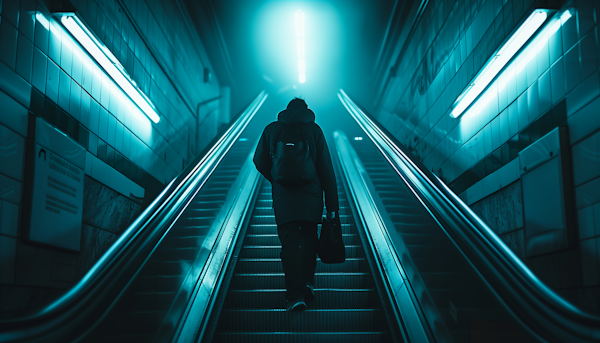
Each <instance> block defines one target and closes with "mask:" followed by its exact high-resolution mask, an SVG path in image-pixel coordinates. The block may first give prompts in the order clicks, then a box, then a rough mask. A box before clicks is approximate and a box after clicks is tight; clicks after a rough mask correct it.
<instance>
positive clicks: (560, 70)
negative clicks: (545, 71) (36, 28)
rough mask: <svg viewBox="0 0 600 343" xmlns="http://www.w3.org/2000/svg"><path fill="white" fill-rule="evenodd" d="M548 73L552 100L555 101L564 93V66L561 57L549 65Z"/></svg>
mask: <svg viewBox="0 0 600 343" xmlns="http://www.w3.org/2000/svg"><path fill="white" fill-rule="evenodd" d="M550 74H551V77H552V101H553V102H554V103H556V102H557V101H558V100H560V99H561V98H562V97H563V96H564V95H565V81H564V80H565V66H564V63H563V58H562V57H561V58H559V59H558V60H557V61H556V63H555V64H554V65H552V67H550Z"/></svg>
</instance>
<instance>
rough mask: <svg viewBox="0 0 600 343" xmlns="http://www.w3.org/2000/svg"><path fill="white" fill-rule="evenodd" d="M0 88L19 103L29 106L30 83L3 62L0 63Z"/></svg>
mask: <svg viewBox="0 0 600 343" xmlns="http://www.w3.org/2000/svg"><path fill="white" fill-rule="evenodd" d="M0 90H2V91H4V92H5V93H6V94H8V95H10V96H11V97H12V98H13V99H15V100H17V101H18V102H19V103H21V105H23V106H25V107H29V101H30V100H31V85H30V84H29V83H27V82H26V81H25V80H23V78H22V77H20V76H19V75H18V74H17V73H15V72H14V70H13V69H10V68H9V67H7V66H6V64H4V63H0Z"/></svg>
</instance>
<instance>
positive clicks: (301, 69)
mask: <svg viewBox="0 0 600 343" xmlns="http://www.w3.org/2000/svg"><path fill="white" fill-rule="evenodd" d="M304 40H305V37H304V12H302V11H301V10H298V11H296V51H297V53H298V82H300V83H305V82H306V42H305V41H304Z"/></svg>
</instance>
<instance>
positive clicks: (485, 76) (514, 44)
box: [450, 10, 568, 118]
mask: <svg viewBox="0 0 600 343" xmlns="http://www.w3.org/2000/svg"><path fill="white" fill-rule="evenodd" d="M567 12H568V11H567ZM567 12H565V13H567ZM563 16H564V14H563ZM547 17H548V12H547V11H546V10H535V11H533V13H531V15H530V16H529V18H527V20H525V22H524V23H523V25H521V27H520V28H519V29H518V30H517V32H515V33H514V34H513V35H512V37H510V39H509V40H508V41H507V42H506V43H505V44H504V45H503V46H502V48H500V50H498V52H497V53H496V54H495V55H493V56H492V58H491V59H490V60H489V61H488V63H487V64H486V65H485V67H484V68H483V70H482V71H481V72H480V73H479V75H477V77H475V79H473V81H472V82H471V84H469V86H468V87H467V89H465V90H464V91H463V92H462V94H461V95H460V96H459V97H458V98H457V100H456V101H455V102H454V106H453V109H452V112H450V115H451V116H452V117H454V118H458V117H459V116H460V115H461V114H462V113H463V112H464V111H465V110H466V109H467V108H468V107H469V106H470V105H471V103H473V101H475V99H477V97H478V96H479V95H480V94H481V92H483V91H484V90H485V89H486V88H487V86H488V85H489V84H490V82H492V80H494V78H495V77H496V75H498V73H499V72H500V71H501V70H502V69H503V68H504V66H505V65H506V64H507V63H508V62H509V61H510V60H511V59H512V58H513V56H515V54H516V53H517V52H519V50H521V48H522V47H523V45H524V44H525V43H527V41H528V40H529V38H531V37H532V36H533V34H534V33H536V32H537V30H538V29H539V28H540V27H541V26H542V24H543V23H544V22H545V21H546V18H547ZM566 18H567V19H568V17H566Z"/></svg>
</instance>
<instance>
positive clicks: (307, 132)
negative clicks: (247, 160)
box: [254, 109, 339, 225]
mask: <svg viewBox="0 0 600 343" xmlns="http://www.w3.org/2000/svg"><path fill="white" fill-rule="evenodd" d="M283 123H293V124H294V125H297V128H298V129H299V130H301V131H302V133H303V134H304V136H305V137H306V138H307V140H308V144H309V147H310V149H309V152H310V154H311V157H312V160H313V161H314V162H315V168H316V170H317V177H316V178H315V180H314V181H313V182H312V183H311V184H309V185H307V186H304V187H299V188H285V187H283V186H281V185H280V184H278V183H276V182H273V178H272V177H271V165H272V159H271V146H272V144H273V141H274V140H276V139H277V138H278V137H279V134H280V132H281V130H282V129H283V126H284V124H283ZM254 164H255V165H256V169H258V171H259V172H260V173H261V174H262V175H263V176H264V177H265V178H266V179H267V180H269V181H271V183H272V185H273V188H272V192H273V209H274V211H275V222H276V223H277V225H281V224H284V223H287V222H290V221H293V220H308V221H311V222H314V223H319V222H321V216H322V214H323V192H325V204H326V207H327V211H328V212H333V211H337V210H338V209H339V203H338V194H337V183H336V179H335V174H334V171H333V164H332V162H331V156H330V154H329V149H328V147H327V142H326V141H325V136H324V135H323V131H322V130H321V128H320V127H319V125H317V124H316V123H315V114H314V112H313V111H312V110H310V109H301V110H298V109H288V110H284V111H281V112H280V113H279V115H278V116H277V121H275V122H272V123H271V124H269V125H267V127H266V128H265V130H264V131H263V133H262V136H261V137H260V141H259V142H258V146H257V147H256V152H255V153H254Z"/></svg>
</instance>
